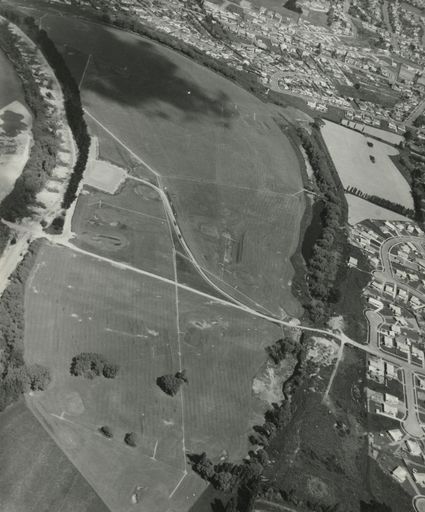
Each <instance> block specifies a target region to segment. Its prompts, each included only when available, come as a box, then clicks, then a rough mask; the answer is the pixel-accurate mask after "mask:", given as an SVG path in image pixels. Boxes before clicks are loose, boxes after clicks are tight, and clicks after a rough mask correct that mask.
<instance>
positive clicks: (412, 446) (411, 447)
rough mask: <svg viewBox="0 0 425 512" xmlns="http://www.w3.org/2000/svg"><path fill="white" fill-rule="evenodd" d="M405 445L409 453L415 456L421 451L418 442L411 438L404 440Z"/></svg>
mask: <svg viewBox="0 0 425 512" xmlns="http://www.w3.org/2000/svg"><path fill="white" fill-rule="evenodd" d="M406 447H407V450H408V451H409V453H411V454H412V455H414V456H416V457H419V455H420V454H421V453H422V450H421V447H420V445H419V443H418V442H417V441H413V440H412V439H409V440H407V441H406Z"/></svg>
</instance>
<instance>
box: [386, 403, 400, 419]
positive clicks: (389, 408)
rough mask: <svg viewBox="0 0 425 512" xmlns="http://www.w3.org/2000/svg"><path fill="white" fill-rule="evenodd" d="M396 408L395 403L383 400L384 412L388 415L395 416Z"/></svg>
mask: <svg viewBox="0 0 425 512" xmlns="http://www.w3.org/2000/svg"><path fill="white" fill-rule="evenodd" d="M397 412H398V409H397V407H396V406H395V405H393V404H389V403H387V402H384V413H385V414H388V416H393V417H394V418H395V417H396V416H397Z"/></svg>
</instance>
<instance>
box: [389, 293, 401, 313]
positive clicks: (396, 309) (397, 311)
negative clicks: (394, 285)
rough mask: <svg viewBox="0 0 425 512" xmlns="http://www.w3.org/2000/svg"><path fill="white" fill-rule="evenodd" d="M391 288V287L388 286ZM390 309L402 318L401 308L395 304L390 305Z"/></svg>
mask: <svg viewBox="0 0 425 512" xmlns="http://www.w3.org/2000/svg"><path fill="white" fill-rule="evenodd" d="M387 286H390V285H387ZM390 309H391V311H392V312H393V313H395V314H396V315H398V316H400V315H401V308H400V307H399V306H396V305H395V304H390Z"/></svg>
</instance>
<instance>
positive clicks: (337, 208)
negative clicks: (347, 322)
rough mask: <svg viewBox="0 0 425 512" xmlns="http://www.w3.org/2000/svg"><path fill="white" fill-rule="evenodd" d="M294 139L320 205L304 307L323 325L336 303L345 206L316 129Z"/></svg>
mask: <svg viewBox="0 0 425 512" xmlns="http://www.w3.org/2000/svg"><path fill="white" fill-rule="evenodd" d="M298 135H299V137H300V140H301V143H302V145H303V147H304V149H305V151H306V153H307V156H308V159H309V162H310V165H311V167H312V169H313V172H314V178H315V182H316V185H317V188H318V191H319V193H320V199H321V201H322V203H323V208H322V214H321V220H322V232H321V234H320V236H319V237H318V239H317V240H316V242H315V244H314V247H313V251H312V256H311V258H310V259H309V261H307V262H306V265H307V286H308V291H309V295H310V297H309V298H310V301H309V303H308V304H306V307H307V310H308V312H309V315H310V318H311V319H312V320H313V321H315V322H323V321H325V320H326V319H327V317H328V315H329V307H330V304H332V303H334V302H336V301H337V300H338V296H339V290H338V287H337V284H336V283H335V280H336V276H337V272H338V268H339V265H340V263H341V262H342V250H343V247H344V245H345V243H346V233H345V231H344V230H343V225H344V223H345V217H346V214H347V206H346V202H345V198H344V189H343V187H342V184H341V182H340V181H339V178H338V175H337V172H336V170H335V169H334V168H333V163H332V161H331V158H330V156H329V155H328V154H327V150H326V148H325V145H324V142H323V141H322V138H321V135H320V131H319V128H318V127H317V126H316V127H313V128H312V134H309V133H308V132H307V131H306V130H305V129H303V128H299V129H298Z"/></svg>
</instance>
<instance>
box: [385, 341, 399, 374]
mask: <svg viewBox="0 0 425 512" xmlns="http://www.w3.org/2000/svg"><path fill="white" fill-rule="evenodd" d="M391 342H392V340H391ZM385 373H386V374H387V376H388V377H391V378H393V377H397V370H396V369H395V366H394V365H393V364H391V363H385Z"/></svg>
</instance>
